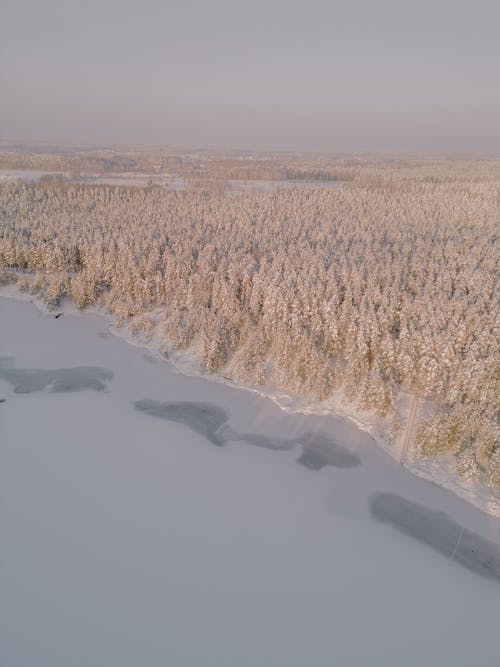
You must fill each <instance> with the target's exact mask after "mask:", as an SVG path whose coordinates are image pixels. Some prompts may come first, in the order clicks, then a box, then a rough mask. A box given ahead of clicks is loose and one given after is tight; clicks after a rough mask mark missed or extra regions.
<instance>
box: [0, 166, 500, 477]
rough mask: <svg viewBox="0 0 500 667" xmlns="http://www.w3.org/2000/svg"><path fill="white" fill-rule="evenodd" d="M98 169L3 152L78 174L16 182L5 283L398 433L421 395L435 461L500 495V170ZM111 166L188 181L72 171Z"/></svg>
mask: <svg viewBox="0 0 500 667" xmlns="http://www.w3.org/2000/svg"><path fill="white" fill-rule="evenodd" d="M23 159H24V162H23ZM72 159H73V162H72ZM106 159H108V158H106ZM51 160H52V162H51ZM99 160H101V162H99ZM102 160H104V158H103V157H102V156H101V155H97V156H95V155H94V156H93V155H91V154H89V155H84V156H83V157H82V156H81V155H77V156H76V157H73V158H72V157H71V155H69V156H68V155H67V154H64V155H62V156H59V157H57V156H47V155H46V154H41V156H37V155H36V154H34V155H30V156H29V160H28V161H27V158H26V157H25V158H22V157H19V156H17V157H16V156H14V157H13V156H11V157H10V162H9V159H7V158H6V157H5V156H4V157H3V162H2V163H1V165H0V166H3V167H4V168H5V167H9V166H10V167H17V168H26V167H27V166H28V167H29V168H33V169H36V168H42V169H43V168H47V165H49V168H51V169H54V168H55V169H61V171H62V172H64V173H63V174H62V175H61V176H60V177H58V178H50V177H44V178H43V179H41V180H39V181H34V182H28V181H27V180H24V181H23V180H17V181H15V182H4V183H2V184H1V185H0V278H1V280H2V282H4V283H7V282H17V284H18V286H19V287H20V288H21V289H24V290H27V291H30V292H31V293H33V294H39V295H42V296H43V298H44V299H45V300H46V301H47V302H48V303H49V304H51V305H52V306H54V307H55V306H57V304H58V303H59V301H60V300H61V298H62V297H65V296H68V297H70V298H71V299H72V300H73V301H74V302H75V303H76V304H77V305H78V306H79V307H80V308H85V307H87V306H90V305H94V304H97V305H100V306H102V307H104V308H105V309H106V310H107V311H108V312H109V313H111V314H112V315H113V316H114V317H115V318H116V320H117V322H118V323H126V322H129V323H130V324H131V327H132V330H133V331H135V332H136V333H138V334H141V336H142V337H143V338H145V339H147V338H148V337H152V336H153V335H155V336H156V337H157V338H159V339H160V340H161V341H163V349H164V351H165V353H168V351H171V350H183V349H189V350H191V351H194V353H195V354H196V355H197V357H198V359H199V361H200V363H201V364H202V366H203V367H204V368H205V369H207V370H209V371H211V372H218V373H221V374H224V375H225V376H227V377H230V378H233V379H235V380H237V381H238V382H241V383H246V384H251V385H253V386H255V385H274V386H278V387H281V388H283V389H285V390H289V391H292V392H294V393H296V394H299V395H301V396H304V397H306V398H310V399H314V400H323V399H326V398H328V397H330V396H331V395H332V394H336V395H340V396H342V397H343V399H345V401H347V402H348V403H349V404H351V405H352V406H354V407H355V408H356V409H359V410H367V411H373V412H374V413H376V414H378V415H379V416H380V417H381V418H384V419H385V420H388V421H389V422H390V423H391V424H392V433H393V436H394V437H395V438H396V437H398V434H400V433H401V429H402V428H403V426H402V424H401V423H400V415H399V413H398V401H399V399H400V397H401V396H402V395H410V396H414V397H418V399H419V401H421V403H422V405H425V406H426V409H425V410H422V411H420V412H419V415H418V423H417V427H416V430H415V433H416V435H415V447H416V449H417V451H418V452H419V454H420V455H421V456H434V455H438V454H441V453H449V454H452V455H454V456H455V458H456V464H457V469H458V470H459V471H460V473H461V474H463V475H466V476H468V477H479V478H480V479H481V480H482V481H483V482H485V483H487V484H488V485H490V486H493V487H498V486H500V444H499V443H500V427H499V408H498V399H497V396H498V393H499V383H500V355H499V334H500V317H499V310H498V299H499V292H498V275H499V234H498V230H499V223H500V163H499V162H498V161H496V162H495V161H494V160H493V159H492V160H486V159H482V160H472V159H467V160H465V159H464V160H458V159H457V160H445V159H439V160H438V159H436V160H430V159H429V160H422V159H420V160H416V159H410V158H408V159H403V158H399V159H396V158H393V159H387V160H382V159H377V160H370V159H368V158H367V159H363V160H362V159H358V160H353V159H351V160H347V159H341V158H327V157H322V158H321V159H319V158H317V159H313V158H305V157H303V156H299V157H296V156H295V157H290V156H285V157H274V158H270V159H267V160H265V159H255V158H252V157H251V156H250V157H249V156H243V157H235V156H229V157H228V156H222V157H217V156H213V155H208V156H207V155H203V156H202V157H201V158H200V162H199V164H197V163H196V160H193V158H192V157H190V158H189V159H188V160H187V159H185V158H184V159H183V158H182V157H181V156H178V155H169V156H162V155H159V156H158V155H156V156H151V155H149V156H147V158H146V157H145V155H144V154H139V155H138V156H133V157H130V156H125V157H123V156H122V157H121V158H120V156H118V157H116V156H115V157H114V158H113V160H114V161H113V160H112V161H111V163H110V164H107V163H104V162H102ZM103 164H106V165H107V166H106V170H107V171H109V170H114V171H117V172H120V171H124V170H125V169H135V170H137V171H140V170H141V169H142V170H143V171H145V172H147V171H148V170H150V171H151V170H153V171H154V170H155V169H156V170H157V171H158V170H161V169H163V170H164V169H170V170H171V172H172V173H173V174H174V176H176V177H179V178H183V179H184V181H183V187H182V188H181V189H178V190H173V191H168V190H167V189H166V188H164V187H162V186H161V185H159V184H157V183H156V184H155V182H154V180H153V181H152V182H151V183H149V185H148V186H147V187H146V186H144V187H128V186H126V185H123V186H115V185H110V184H106V183H101V184H99V183H97V184H92V183H88V182H85V178H76V177H75V173H78V174H79V175H80V176H81V174H82V172H83V174H84V175H85V173H90V172H91V171H92V170H93V172H92V173H94V172H95V170H96V169H99V167H102V166H103ZM85 170H87V172H86V171H85ZM71 172H73V173H71ZM65 174H66V175H65ZM230 179H236V180H237V179H255V180H259V179H260V180H265V179H268V181H269V183H270V184H271V186H272V183H273V181H276V187H269V188H267V189H266V190H258V189H257V190H252V191H238V190H234V189H230V188H228V187H226V185H225V184H226V183H227V181H229V180H230ZM300 179H303V180H309V181H317V182H321V181H325V180H331V181H338V187H332V188H315V187H298V185H299V181H300ZM282 180H283V181H288V182H289V183H290V184H291V186H292V187H287V188H283V187H279V183H278V182H281V181H282ZM295 181H297V187H293V186H294V184H295Z"/></svg>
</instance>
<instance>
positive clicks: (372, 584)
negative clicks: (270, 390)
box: [0, 298, 500, 667]
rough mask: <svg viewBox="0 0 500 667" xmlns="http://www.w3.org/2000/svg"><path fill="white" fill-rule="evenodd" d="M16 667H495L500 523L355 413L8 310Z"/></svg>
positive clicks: (73, 322)
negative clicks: (386, 443)
mask: <svg viewBox="0 0 500 667" xmlns="http://www.w3.org/2000/svg"><path fill="white" fill-rule="evenodd" d="M0 358H1V359H2V360H1V362H0V401H2V402H0V647H1V648H0V653H1V656H2V661H1V662H2V665H5V667H14V666H16V667H21V666H22V667H24V666H26V667H28V666H29V667H32V665H37V667H45V666H46V667H59V666H61V667H63V666H64V667H67V665H72V667H73V666H74V667H80V666H81V667H87V666H88V665H96V666H98V665H103V666H106V667H111V666H113V665H116V666H119V667H127V666H129V665H130V666H134V667H135V666H136V665H172V666H175V667H178V666H179V667H181V666H190V667H191V666H193V667H194V666H198V665H199V666H203V667H210V666H212V665H213V666H214V667H215V666H217V667H224V666H228V667H229V666H231V667H246V666H248V667H250V666H252V667H254V666H258V667H266V666H269V667H280V666H283V667H284V666H286V667H293V666H297V667H299V666H300V667H303V666H304V665H310V666H311V667H321V666H323V665H325V666H328V667H331V665H342V666H348V665H353V666H354V665H356V666H360V665H361V666H362V665H369V666H370V667H372V666H376V665H383V666H384V667H389V666H391V665H394V666H398V667H399V666H400V665H405V666H412V665H415V666H417V665H418V666H419V667H420V666H421V665H424V664H427V665H453V666H454V667H457V666H461V665H464V666H467V667H469V665H472V664H474V665H476V666H482V665H484V666H486V665H488V666H489V665H492V664H496V662H497V660H498V655H499V649H498V618H499V614H500V546H499V543H500V520H499V519H498V518H495V517H492V516H488V515H487V514H485V513H483V512H480V511H479V510H477V509H476V508H474V507H473V506H472V505H470V504H468V503H466V502H465V501H463V500H461V499H460V498H458V497H457V496H456V495H454V494H453V493H450V492H449V491H446V490H444V489H442V488H440V487H438V486H436V485H434V484H432V483H430V482H428V481H425V480H422V479H419V478H417V477H415V476H414V475H412V474H411V473H410V472H408V471H407V470H405V469H404V468H403V467H401V466H400V465H399V464H398V463H397V462H396V461H395V460H393V459H391V458H390V457H388V456H386V454H385V453H384V452H383V451H382V450H381V449H380V448H378V447H376V446H374V443H373V440H372V439H371V437H370V436H369V435H368V433H366V432H364V431H362V430H359V429H357V428H356V427H355V425H354V424H353V423H351V422H349V421H347V420H344V419H342V418H340V417H334V416H331V415H312V414H309V415H300V414H289V413H286V412H284V411H283V410H281V409H280V408H279V407H278V406H277V405H276V404H275V403H274V402H273V401H271V400H269V399H266V398H264V397H261V396H259V395H257V394H255V393H250V392H247V391H244V390H242V389H238V388H235V387H230V386H228V385H225V384H222V383H216V382H213V381H210V380H208V379H204V378H199V377H189V376H186V375H183V374H180V373H179V372H176V370H175V368H173V367H172V366H171V365H169V364H168V363H166V362H162V361H159V360H158V359H157V358H156V357H154V356H153V355H152V354H150V353H148V352H147V351H146V350H144V349H142V348H140V347H138V346H131V345H129V344H128V343H127V342H126V341H124V340H122V339H120V338H117V337H116V336H112V335H110V333H109V330H108V320H107V319H106V318H103V317H99V316H95V315H85V316H78V315H68V314H64V315H62V316H61V317H58V318H57V319H56V318H55V317H54V315H53V314H52V315H50V314H46V313H43V312H41V311H39V310H37V309H36V308H35V307H34V306H33V305H32V304H30V303H28V302H22V301H19V300H13V299H8V298H0Z"/></svg>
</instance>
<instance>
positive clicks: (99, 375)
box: [0, 364, 113, 394]
mask: <svg viewBox="0 0 500 667" xmlns="http://www.w3.org/2000/svg"><path fill="white" fill-rule="evenodd" d="M112 377H113V372H112V371H110V370H109V369H107V368H101V367H100V366H75V367H74V368H57V369H54V370H52V369H50V370H47V369H32V368H15V367H13V366H11V365H4V364H0V379H1V380H5V381H6V382H8V383H9V384H11V385H13V387H14V393H15V394H31V393H33V392H36V391H42V390H43V389H48V390H49V391H50V392H54V393H66V392H71V391H81V390H82V389H93V390H95V391H103V390H104V389H105V388H106V383H107V382H109V380H111V379H112Z"/></svg>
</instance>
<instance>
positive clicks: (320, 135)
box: [0, 0, 500, 152]
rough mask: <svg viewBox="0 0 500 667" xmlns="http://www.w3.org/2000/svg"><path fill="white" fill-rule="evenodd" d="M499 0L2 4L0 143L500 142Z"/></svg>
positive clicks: (453, 146) (439, 147)
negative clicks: (5, 141) (1, 141)
mask: <svg viewBox="0 0 500 667" xmlns="http://www.w3.org/2000/svg"><path fill="white" fill-rule="evenodd" d="M499 34H500V0H474V1H473V0H467V1H463V0H418V1H417V0H415V1H411V2H410V1H408V0H343V1H342V2H340V1H338V0H326V1H322V0H302V1H301V2H297V1H296V0H266V1H262V0H251V1H250V0H247V1H245V2H240V1H239V0H232V1H230V0H204V1H200V0H140V1H139V0H134V1H131V0H85V1H83V0H79V1H78V2H76V1H75V0H1V2H0V138H1V139H3V140H7V141H9V140H10V141H48V142H62V143H72V142H73V143H89V144H136V145H137V144H141V145H163V146H177V147H200V148H201V147H205V148H243V149H259V150H261V149H291V150H326V151H340V152H348V151H499V150H500V38H499Z"/></svg>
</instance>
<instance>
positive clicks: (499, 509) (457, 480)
mask: <svg viewBox="0 0 500 667" xmlns="http://www.w3.org/2000/svg"><path fill="white" fill-rule="evenodd" d="M2 297H4V298H12V299H17V300H21V301H27V302H29V303H32V304H33V305H35V306H36V307H37V308H38V309H39V310H40V311H41V312H43V313H45V314H50V315H54V316H55V315H56V314H58V313H61V314H64V315H76V316H80V317H84V316H85V315H87V314H89V315H98V316H101V317H105V318H106V320H107V321H108V325H107V330H108V332H109V333H110V335H113V336H116V337H118V338H120V339H122V340H124V341H126V342H127V343H128V344H130V345H133V346H135V347H139V348H141V349H144V350H145V351H146V352H147V354H149V355H152V358H154V359H158V360H161V361H162V362H165V363H168V364H169V366H170V367H171V369H172V370H173V371H174V372H175V373H179V374H181V375H185V376H187V377H195V378H196V377H200V378H204V379H207V380H210V381H213V382H217V383H220V384H223V385H226V386H228V387H234V388H237V389H240V390H244V391H248V392H251V393H254V394H257V395H258V396H261V397H263V398H265V399H269V400H271V401H272V402H273V403H274V404H275V405H277V406H278V407H279V408H280V409H281V410H283V411H284V412H286V413H289V414H302V415H317V416H333V417H336V418H341V419H345V420H347V421H348V422H350V423H352V424H354V425H355V426H356V427H357V428H358V429H360V430H361V431H364V432H366V433H367V434H368V435H369V436H370V437H371V438H372V440H373V441H374V442H375V443H376V445H377V447H378V448H380V449H381V450H383V451H384V452H385V454H387V455H388V456H389V457H391V458H392V459H393V460H395V461H397V462H399V463H400V464H401V466H403V467H404V468H405V469H407V470H409V471H410V472H411V473H412V474H413V475H415V476H416V477H420V478H422V479H425V480H427V481H430V482H432V483H434V484H436V485H438V486H439V487H442V488H443V489H446V490H447V491H451V492H452V493H454V494H455V495H456V496H458V497H459V498H461V499H463V500H465V501H467V502H469V503H470V504H472V505H474V506H475V507H477V508H479V509H480V510H482V511H483V512H485V513H487V514H490V515H492V516H495V517H500V494H494V493H493V491H492V490H491V489H489V488H487V487H486V486H484V485H483V484H481V483H480V482H479V481H478V480H466V479H464V478H462V477H460V476H459V475H458V474H457V473H456V470H455V468H454V465H453V462H452V460H451V458H450V457H446V456H442V457H434V458H427V459H419V458H418V457H417V456H416V455H415V453H414V452H411V451H409V452H405V453H404V460H403V449H402V448H403V443H402V438H400V439H399V442H398V443H397V444H396V445H394V444H392V445H391V444H390V443H389V441H388V439H387V438H386V437H385V436H384V427H383V424H382V422H381V420H380V419H378V418H376V417H373V416H371V415H369V414H365V415H359V413H356V412H354V411H350V410H349V409H348V408H346V406H345V405H343V404H342V401H341V400H336V399H333V400H332V399H327V400H326V401H323V402H322V403H312V402H308V401H307V400H305V399H303V398H301V397H297V396H292V395H291V394H289V393H286V392H284V391H281V390H279V389H278V390H276V389H275V388H265V387H264V388H262V387H253V386H251V385H244V384H240V383H238V382H235V381H233V380H232V379H230V378H227V377H225V376H224V375H222V374H214V373H209V372H206V371H204V370H202V369H201V368H200V366H199V364H198V363H197V361H196V360H195V359H194V357H193V355H190V354H189V353H186V352H174V353H169V355H168V359H165V357H164V355H162V354H161V352H160V349H159V345H156V344H155V342H154V340H150V341H147V342H146V341H144V340H143V339H141V338H140V336H137V335H135V334H133V333H132V332H131V330H130V326H129V325H128V324H125V325H123V326H117V325H116V323H115V322H114V320H113V318H112V316H111V315H110V314H109V313H108V312H106V311H105V310H104V309H103V308H99V307H95V306H90V307H88V308H86V309H85V310H80V309H79V308H77V307H76V306H75V304H74V303H72V302H71V300H70V299H68V298H65V299H64V300H63V302H62V303H61V304H60V306H59V307H58V308H57V309H56V310H55V311H52V310H50V309H49V308H48V307H47V304H46V303H45V302H44V300H43V299H42V298H39V297H37V296H36V295H35V296H34V295H32V294H29V293H27V292H22V291H20V290H19V289H18V288H17V286H16V285H15V284H7V285H1V286H0V298H2Z"/></svg>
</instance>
